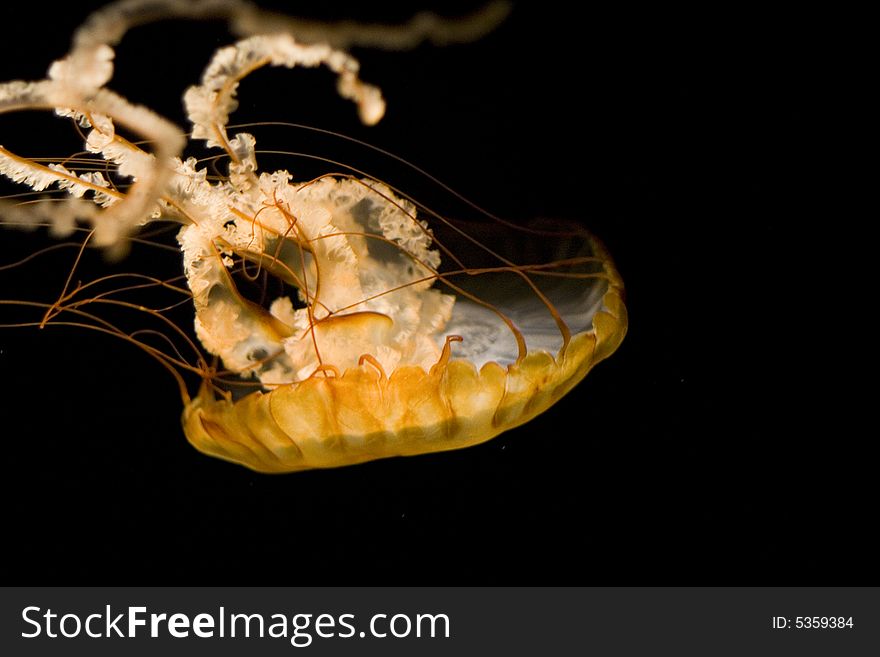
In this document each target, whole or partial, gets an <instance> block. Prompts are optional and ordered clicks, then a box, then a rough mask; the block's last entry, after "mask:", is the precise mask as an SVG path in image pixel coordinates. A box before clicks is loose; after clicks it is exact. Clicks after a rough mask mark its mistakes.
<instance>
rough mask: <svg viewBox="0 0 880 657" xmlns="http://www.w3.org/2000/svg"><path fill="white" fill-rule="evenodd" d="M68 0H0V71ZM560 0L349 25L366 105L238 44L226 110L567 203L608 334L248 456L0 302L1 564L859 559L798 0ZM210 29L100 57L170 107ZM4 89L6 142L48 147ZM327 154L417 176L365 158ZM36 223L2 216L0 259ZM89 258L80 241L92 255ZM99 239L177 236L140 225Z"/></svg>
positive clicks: (104, 569)
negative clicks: (355, 459) (362, 447)
mask: <svg viewBox="0 0 880 657" xmlns="http://www.w3.org/2000/svg"><path fill="white" fill-rule="evenodd" d="M89 6H90V4H89V3H77V4H76V5H75V6H70V7H68V9H67V10H65V12H64V13H63V14H62V13H60V12H59V13H49V12H48V11H46V10H45V9H44V8H41V7H37V6H36V5H33V6H20V7H17V8H15V9H9V8H8V6H7V7H4V9H3V10H2V12H3V17H4V21H3V22H4V25H7V26H8V27H7V31H10V30H11V31H12V32H13V33H14V34H12V39H13V41H12V42H10V41H8V40H6V39H7V37H4V39H5V41H4V50H5V51H7V53H13V54H12V55H9V54H4V56H3V59H2V61H0V79H12V78H39V77H42V75H43V73H44V71H45V68H46V66H47V65H48V63H49V62H50V61H51V60H52V59H54V58H56V57H58V56H61V55H62V54H63V53H64V52H65V51H66V49H67V44H68V43H69V34H70V31H71V28H72V27H74V26H75V25H76V24H78V23H79V21H80V20H81V19H82V18H84V17H85V15H86V13H87V8H88V7H89ZM273 6H276V7H278V6H283V3H277V2H276V3H275V4H274V5H273ZM426 6H428V7H430V5H426ZM473 6H474V5H467V4H448V3H443V4H442V6H440V7H439V8H438V10H439V11H442V12H444V13H447V14H454V13H456V10H458V9H461V10H465V9H467V8H468V7H473ZM563 7H565V5H561V6H556V5H554V4H553V3H543V2H542V3H521V4H518V5H517V6H516V8H515V10H514V13H513V14H512V15H511V17H510V19H509V21H508V22H507V23H506V24H505V25H504V26H502V27H501V28H499V29H498V30H497V32H496V33H495V34H493V35H491V36H488V37H486V38H485V39H484V40H483V41H482V42H480V43H477V44H471V45H466V46H451V47H448V48H443V49H440V48H431V47H427V46H425V47H422V48H419V49H418V50H416V51H414V52H409V53H381V52H372V51H367V50H356V51H355V53H356V54H357V55H358V57H359V58H360V59H361V61H362V64H363V69H362V74H363V77H364V79H366V80H368V81H370V82H373V83H375V84H378V85H379V86H381V87H382V88H383V91H384V93H385V95H386V98H387V100H388V104H389V109H388V113H387V115H386V117H385V119H384V121H383V122H382V123H381V124H380V125H379V126H377V127H375V128H370V129H367V128H363V127H362V126H360V125H359V124H358V123H357V120H356V117H355V112H354V111H353V109H352V108H351V107H350V106H349V105H348V104H347V103H345V102H343V101H340V100H338V99H337V98H336V96H335V95H334V93H333V87H332V78H331V76H330V75H329V74H326V72H324V73H321V72H317V73H310V72H298V71H297V72H285V71H272V72H268V73H265V74H264V73H260V74H259V76H258V77H255V79H254V80H253V81H252V82H249V83H246V84H245V85H244V86H243V87H242V91H241V94H240V96H241V100H242V109H241V114H242V116H244V115H247V116H251V115H253V116H254V117H255V118H262V119H280V120H289V121H297V122H302V123H308V124H312V125H316V126H319V127H322V128H328V129H333V130H338V131H340V132H343V133H347V134H351V135H353V136H357V137H361V138H364V139H367V140H369V141H370V142H372V143H374V144H376V145H378V146H381V147H383V148H386V149H388V150H390V151H392V152H394V153H397V154H399V155H401V156H403V157H405V158H408V159H409V160H411V161H413V162H414V163H416V164H417V165H419V166H422V167H424V168H426V169H428V170H429V171H431V172H432V173H434V174H435V175H437V176H438V177H439V178H441V179H443V180H444V181H446V182H448V183H449V184H450V185H451V186H452V187H454V188H455V189H457V190H458V191H460V192H462V193H463V194H464V195H466V196H468V197H470V198H472V199H473V200H475V201H476V202H478V203H480V204H482V205H484V206H486V207H488V208H489V209H491V210H493V211H494V212H496V213H498V214H500V215H502V216H510V217H515V218H525V217H529V216H536V215H544V216H563V217H569V218H575V219H579V220H582V221H583V222H584V223H585V225H587V226H589V227H590V228H591V229H592V230H593V231H594V232H595V233H596V234H597V235H598V236H599V237H600V238H601V239H602V240H603V241H604V242H605V243H606V245H607V246H608V248H609V250H610V251H611V253H612V254H613V255H614V257H615V259H616V261H617V264H618V266H619V269H620V271H621V274H622V276H623V278H624V281H625V283H626V285H627V304H628V308H629V312H630V332H629V335H628V337H627V338H626V340H625V342H624V344H623V345H622V346H621V348H620V350H619V351H618V353H616V354H615V355H614V356H613V357H612V358H611V359H609V360H608V361H607V362H605V363H602V364H601V365H600V366H598V367H597V368H596V369H595V370H594V371H593V372H592V373H591V374H590V375H589V376H588V377H587V379H586V380H585V381H584V382H583V383H581V384H580V385H579V386H578V387H577V388H576V389H575V390H574V391H573V392H572V393H571V394H569V395H568V396H567V397H566V398H564V399H563V400H562V401H561V402H559V403H558V404H557V405H556V406H555V407H554V408H552V409H551V410H550V411H548V412H547V413H545V414H544V415H542V416H541V417H539V418H538V419H536V420H534V421H533V422H531V423H529V424H528V425H526V426H523V427H521V428H519V429H517V430H514V431H510V432H508V433H506V434H504V435H502V436H501V437H499V438H496V439H495V440H493V441H490V442H489V443H487V444H485V445H482V446H479V447H475V448H471V449H468V450H463V451H457V452H452V453H447V454H439V455H427V456H422V457H415V458H406V459H391V460H385V461H379V462H374V463H369V464H365V465H360V466H355V467H349V468H342V469H338V470H332V471H311V472H305V473H301V474H294V475H286V476H266V475H259V474H255V473H252V472H250V471H248V470H246V469H244V468H241V467H238V466H234V465H230V464H226V463H223V462H221V461H218V460H214V459H210V458H208V457H205V456H202V455H200V454H199V453H197V452H196V451H195V450H193V449H192V448H191V447H190V446H189V445H188V443H187V442H186V440H185V438H184V436H183V433H182V430H181V428H180V425H179V412H180V410H181V406H180V400H179V397H178V395H177V392H176V389H175V386H174V384H173V381H172V379H171V378H170V377H169V376H168V375H167V373H165V372H164V371H163V370H162V369H161V368H160V367H159V366H158V365H157V364H156V363H155V362H154V361H152V360H151V359H149V358H148V357H147V356H146V355H144V354H142V353H140V352H139V351H137V350H136V349H134V348H132V347H130V346H127V345H125V344H124V343H121V342H118V341H114V340H112V339H110V338H105V337H102V336H98V335H95V334H89V333H84V332H80V331H76V330H70V329H61V328H56V329H52V328H49V329H47V330H44V331H37V330H31V329H28V330H4V331H0V385H2V387H3V393H2V397H0V412H2V425H0V431H2V439H3V448H4V449H3V457H2V458H3V460H2V469H3V479H4V483H5V484H6V487H7V493H6V495H5V497H4V502H3V535H4V538H3V540H4V543H5V546H4V547H5V550H6V552H7V554H8V555H9V556H8V557H7V559H6V560H5V561H4V566H3V573H4V579H5V580H12V581H17V582H18V583H27V584H34V583H46V584H48V583H68V584H73V583H79V584H92V583H101V584H108V583H130V582H139V583H144V584H170V583H175V584H181V583H202V584H205V583H223V584H236V583H249V584H305V583H310V584H329V583H334V584H385V583H396V584H416V583H433V584H514V583H516V584H537V583H541V584H637V583H638V584H683V583H687V584H722V583H723V584H781V583H786V584H829V583H834V584H860V583H868V582H870V581H873V582H874V583H876V581H877V565H876V561H875V559H874V555H876V552H877V544H876V539H872V538H869V531H868V527H869V526H870V524H871V522H873V521H874V520H875V514H872V513H871V511H872V510H873V509H875V505H874V503H873V499H876V494H875V493H869V485H868V480H867V476H868V469H869V465H868V463H869V462H868V460H867V459H866V457H865V453H864V451H865V447H864V444H865V443H864V441H866V440H867V438H866V436H864V435H861V434H860V432H856V431H854V430H851V429H850V428H849V427H848V426H847V425H846V423H845V422H843V421H837V422H836V423H829V422H826V421H825V419H824V418H826V417H827V415H828V413H827V410H828V407H829V406H830V404H831V402H830V401H829V400H828V399H827V398H823V396H822V395H821V394H820V395H816V394H815V391H816V389H817V388H820V389H824V388H825V387H826V386H827V385H828V381H827V380H825V379H823V375H822V374H820V370H819V366H821V365H822V364H823V362H824V361H825V360H826V359H827V358H828V348H827V347H826V346H825V345H826V344H827V342H826V341H828V340H829V339H833V338H830V337H829V335H828V332H827V331H826V330H822V327H823V326H824V327H826V328H827V324H826V323H824V320H823V317H822V314H821V312H820V313H818V314H814V313H812V311H811V312H807V311H805V310H804V307H803V306H802V305H801V300H802V299H803V298H804V295H805V290H806V291H809V290H811V289H813V285H814V280H813V278H812V276H811V275H810V274H809V272H810V271H815V270H814V269H813V267H812V265H813V264H815V263H811V258H813V257H815V255H814V253H813V252H810V251H804V250H802V249H801V246H800V243H799V240H798V238H797V237H796V236H797V235H802V234H803V232H804V226H806V225H814V224H812V223H811V222H820V223H816V224H815V225H816V226H818V227H820V229H821V230H827V229H828V223H827V222H828V218H827V217H820V216H816V215H817V214H818V213H817V211H816V210H815V209H814V207H813V197H814V195H815V194H816V190H815V189H814V188H812V187H811V186H810V185H809V184H807V183H806V182H804V181H805V178H804V173H805V172H806V171H808V170H809V169H811V168H812V167H813V166H814V164H815V162H814V159H815V157H816V155H815V151H816V145H817V141H821V140H822V138H823V135H822V134H821V126H819V129H817V124H816V123H815V122H814V117H813V116H812V115H811V111H812V109H813V108H815V106H816V103H817V101H819V100H820V99H821V95H822V90H821V87H819V86H817V80H819V79H821V78H822V77H823V75H824V74H825V73H826V72H827V71H825V67H826V66H827V64H826V58H825V48H826V46H825V45H824V42H823V40H822V39H821V38H818V39H817V38H816V32H815V30H816V28H815V25H816V23H815V22H814V21H813V20H812V19H813V18H814V17H805V16H802V15H798V14H790V15H782V16H780V15H769V14H768V13H766V11H763V10H751V9H745V8H740V9H734V8H731V9H729V10H721V9H719V10H714V11H713V12H712V13H706V12H703V13H696V14H695V13H692V12H680V13H678V12H674V11H670V10H667V9H656V8H655V9H653V10H650V11H643V10H640V9H637V8H635V7H630V6H627V7H625V8H620V9H619V10H614V11H610V10H607V9H594V8H588V9H586V10H584V12H585V13H584V14H583V15H573V14H571V13H570V12H571V10H570V9H564V8H563ZM74 10H76V11H74ZM292 10H295V11H300V10H302V11H306V12H311V13H310V15H313V16H317V17H323V18H331V19H335V18H342V17H354V18H357V19H360V20H392V21H393V20H403V19H405V18H407V17H408V16H409V15H410V13H411V11H412V9H409V8H407V9H403V8H394V7H393V6H383V4H382V3H379V4H378V5H376V4H373V3H371V4H370V6H369V7H364V6H358V5H353V4H346V3H341V4H338V3H333V5H332V6H328V7H325V8H324V9H323V10H320V9H319V8H316V7H299V6H296V5H294V6H293V8H292ZM11 12H12V13H11ZM76 12H79V13H76ZM808 21H809V25H810V26H809V28H808V27H807V23H808ZM820 35H821V33H820ZM16 37H18V44H17V47H16V48H13V46H14V45H15V43H14V42H15V40H16ZM229 40H230V37H228V36H225V31H224V30H223V29H222V27H221V26H219V25H213V26H208V27H204V26H197V25H194V24H191V23H184V24H162V25H159V26H152V27H149V28H143V29H140V30H138V31H137V32H135V33H134V34H132V35H131V38H129V39H127V40H126V41H125V42H124V43H123V46H122V47H120V48H119V49H118V53H117V60H118V62H119V66H118V69H117V74H116V77H115V78H114V80H113V81H112V82H111V83H110V86H111V88H114V89H116V90H119V91H120V92H122V93H123V94H125V95H127V96H129V97H131V98H132V99H133V100H135V101H138V102H142V103H145V104H147V105H149V106H151V107H153V108H155V109H157V110H159V111H161V112H162V113H164V114H165V115H166V116H168V117H170V118H171V119H172V120H174V121H176V122H178V123H179V124H180V125H185V123H184V121H183V113H182V109H181V103H180V101H179V98H180V96H181V94H182V91H183V89H184V88H185V87H186V86H187V85H188V84H191V83H193V82H195V81H196V80H197V77H198V75H199V73H200V71H201V69H202V67H203V66H204V64H205V63H206V62H207V60H208V58H209V56H210V54H211V52H212V51H213V49H214V48H216V47H217V46H219V45H221V44H224V43H227V42H228V41H229ZM249 94H252V95H250V96H249ZM0 118H3V121H2V124H0V129H2V131H3V132H0V143H2V144H4V145H8V146H10V147H12V146H13V143H15V144H22V143H24V144H31V143H33V145H34V147H35V148H51V146H52V142H51V141H48V137H45V136H41V135H39V134H37V135H35V136H34V137H33V138H32V139H33V141H28V140H30V139H31V137H28V138H27V140H25V138H24V137H25V135H23V134H22V132H21V130H20V129H18V130H17V129H16V128H15V126H16V123H15V120H13V119H14V117H13V118H9V117H0ZM236 119H239V114H236V115H235V116H234V120H236ZM47 121H48V119H47ZM46 125H48V122H47V123H46ZM285 139H286V142H285V143H284V144H283V147H285V148H289V149H292V150H303V151H307V152H320V153H323V152H325V151H323V150H322V149H323V148H325V147H326V148H331V146H328V145H327V144H325V143H324V142H320V141H318V142H313V141H310V140H312V139H313V137H310V136H308V135H303V134H299V133H296V132H291V133H285ZM41 140H42V141H41ZM258 145H260V146H267V144H263V143H258ZM332 147H333V148H336V147H338V145H337V146H332ZM19 150H21V149H19ZM331 154H333V153H332V151H331ZM340 157H345V158H347V161H360V160H358V158H359V157H363V158H364V161H365V165H364V168H365V169H366V170H367V171H369V172H371V173H375V174H376V175H380V176H382V177H383V178H386V179H390V180H391V181H392V182H397V181H398V178H396V177H395V176H398V175H399V176H401V179H400V183H399V184H400V186H401V187H406V186H407V185H409V187H407V189H408V190H409V191H411V192H412V193H414V194H415V195H416V196H419V195H420V193H422V191H421V188H420V187H419V185H425V182H424V181H423V180H419V179H418V177H416V176H413V175H412V174H410V173H406V172H402V171H400V170H399V167H396V166H395V165H392V164H390V163H389V162H388V161H386V160H381V159H377V160H375V162H374V161H373V159H371V158H372V156H370V155H368V154H365V153H363V152H346V153H343V154H342V155H340ZM413 187H415V189H413ZM424 194H426V195H428V196H429V198H433V199H441V200H440V201H439V202H440V203H442V202H443V200H442V199H443V195H442V193H440V192H438V191H437V189H436V188H433V187H431V186H430V185H426V189H425V191H424ZM431 194H433V195H434V196H433V197H431V196H430V195H431ZM46 240H47V238H46V236H45V235H42V234H37V235H25V234H21V233H17V232H12V231H4V232H3V233H2V243H3V244H4V247H3V251H2V253H3V262H9V261H12V260H15V259H16V258H17V257H20V256H21V255H23V254H25V253H27V252H30V251H31V250H34V249H35V248H38V247H39V246H41V245H44V244H45V243H46ZM6 245H10V246H8V247H7V246H6ZM93 260H94V263H93V264H88V263H87V264H86V270H85V271H89V270H88V267H94V271H96V272H97V271H100V268H101V261H100V258H99V257H95V258H94V259H93ZM125 266H126V267H127V268H130V269H131V270H140V269H142V268H146V269H150V271H152V269H151V268H152V267H156V268H164V269H162V271H164V272H166V273H167V272H173V271H174V267H175V266H176V264H175V262H173V259H172V260H170V261H168V262H166V261H165V259H163V258H157V259H151V258H149V257H145V256H139V255H138V254H137V253H135V254H133V256H132V260H130V261H129V262H128V264H126V265H125ZM25 272H26V273H25ZM65 275H66V270H65V269H64V267H63V266H62V267H60V268H57V267H56V268H54V269H52V270H51V271H50V270H42V269H40V268H27V269H26V270H25V269H21V270H16V271H14V272H12V273H11V274H10V273H9V272H6V273H4V274H3V275H2V279H0V280H2V282H0V285H2V286H3V287H2V288H0V297H3V298H35V297H37V296H41V297H42V298H45V295H46V290H47V289H50V290H54V289H56V288H57V289H59V290H60V287H61V285H62V284H63V281H64V276H65ZM50 296H51V295H50ZM822 307H823V304H822V303H820V304H819V308H820V310H821V309H822ZM813 309H815V304H814V306H813ZM6 311H7V310H4V309H3V308H0V313H2V312H6ZM0 321H3V320H0ZM831 328H832V329H833V328H834V326H831ZM811 392H812V393H813V394H811ZM869 495H871V496H873V497H869Z"/></svg>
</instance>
